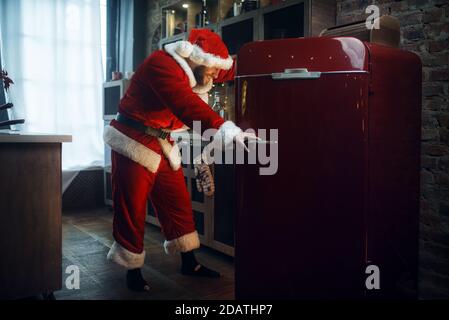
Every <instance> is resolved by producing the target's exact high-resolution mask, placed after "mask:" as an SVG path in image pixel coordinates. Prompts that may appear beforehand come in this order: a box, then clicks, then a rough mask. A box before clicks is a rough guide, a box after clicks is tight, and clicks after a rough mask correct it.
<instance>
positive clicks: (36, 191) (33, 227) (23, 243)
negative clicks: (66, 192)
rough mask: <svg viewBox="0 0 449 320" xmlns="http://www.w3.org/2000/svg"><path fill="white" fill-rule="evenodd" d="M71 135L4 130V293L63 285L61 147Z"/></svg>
mask: <svg viewBox="0 0 449 320" xmlns="http://www.w3.org/2000/svg"><path fill="white" fill-rule="evenodd" d="M71 141H72V137H71V136H70V135H55V134H43V133H31V132H21V131H12V130H0V177H1V179H0V245H1V246H2V248H3V249H2V258H1V259H0V283H1V285H0V299H18V298H19V299H20V298H26V297H31V296H36V295H43V296H44V297H51V296H52V293H53V291H56V290H59V289H60V288H61V286H62V278H61V277H62V224H61V208H62V194H61V175H62V171H61V150H62V143H63V142H71Z"/></svg>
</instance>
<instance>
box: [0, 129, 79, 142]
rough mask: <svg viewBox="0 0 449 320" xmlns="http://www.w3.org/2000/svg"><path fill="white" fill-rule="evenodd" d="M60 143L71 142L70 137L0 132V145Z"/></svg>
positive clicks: (9, 131)
mask: <svg viewBox="0 0 449 320" xmlns="http://www.w3.org/2000/svg"><path fill="white" fill-rule="evenodd" d="M58 142H60V143H62V142H72V136H71V135H60V134H49V133H36V132H23V131H14V130H0V143H58Z"/></svg>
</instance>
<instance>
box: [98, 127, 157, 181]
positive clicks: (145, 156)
mask: <svg viewBox="0 0 449 320" xmlns="http://www.w3.org/2000/svg"><path fill="white" fill-rule="evenodd" d="M103 139H104V142H105V143H106V144H107V145H109V146H110V147H111V149H112V150H114V151H116V152H118V153H120V154H121V155H123V156H125V157H128V158H129V159H131V160H133V161H134V162H137V163H138V164H140V165H142V166H144V167H145V168H147V169H148V170H149V171H150V172H153V173H155V172H156V171H157V169H158V168H159V164H160V162H161V155H160V154H158V153H157V152H155V151H153V150H151V149H149V148H147V147H145V146H144V145H143V144H140V143H139V142H137V141H136V140H133V139H131V138H130V137H128V136H127V135H125V134H123V133H121V132H120V131H118V130H117V129H116V128H114V127H113V126H110V125H108V126H105V128H104V134H103Z"/></svg>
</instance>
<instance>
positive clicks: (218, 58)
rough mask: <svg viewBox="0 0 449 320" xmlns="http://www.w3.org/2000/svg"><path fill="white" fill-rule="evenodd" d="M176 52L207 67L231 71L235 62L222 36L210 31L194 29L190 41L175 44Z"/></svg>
mask: <svg viewBox="0 0 449 320" xmlns="http://www.w3.org/2000/svg"><path fill="white" fill-rule="evenodd" d="M173 45H174V50H175V51H176V53H177V54H179V55H180V56H181V57H183V58H189V59H190V60H192V61H193V62H194V63H196V64H199V65H203V66H206V67H215V68H218V69H224V70H229V69H230V68H231V67H232V63H233V60H232V58H231V57H230V56H229V53H228V49H227V48H226V45H225V44H224V42H223V41H222V40H221V38H220V36H219V35H218V34H216V33H215V32H213V31H211V30H209V29H192V31H190V35H189V39H188V41H178V42H176V43H174V44H173Z"/></svg>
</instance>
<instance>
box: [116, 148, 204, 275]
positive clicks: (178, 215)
mask: <svg viewBox="0 0 449 320" xmlns="http://www.w3.org/2000/svg"><path fill="white" fill-rule="evenodd" d="M112 198H113V208H114V223H113V235H114V239H115V242H114V244H113V246H112V247H111V250H110V252H109V254H108V258H109V259H111V260H113V261H114V262H116V263H118V264H120V265H122V266H124V267H127V268H128V269H133V268H140V267H141V266H142V265H143V263H144V259H145V251H144V247H143V243H144V234H145V216H146V212H147V209H146V207H147V203H148V200H149V199H150V200H151V203H152V204H153V207H154V209H155V210H156V214H157V217H158V220H159V222H160V224H161V227H162V232H163V234H164V235H165V237H166V239H167V240H166V241H165V243H164V248H165V251H166V253H174V252H178V251H180V252H186V251H190V250H192V249H195V248H198V247H199V246H200V243H199V239H198V234H197V232H196V230H195V223H194V220H193V211H192V205H191V201H190V196H189V193H188V191H187V187H186V184H185V180H184V175H183V172H182V168H179V169H177V170H173V169H172V167H171V166H170V163H169V161H168V160H167V158H166V157H164V156H162V157H161V162H160V164H159V167H158V169H157V171H156V172H154V173H153V172H150V171H149V170H148V169H147V168H145V167H143V166H142V165H140V164H138V163H136V162H134V161H133V160H131V159H129V158H128V157H126V156H123V155H121V154H119V153H117V152H115V151H112Z"/></svg>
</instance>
